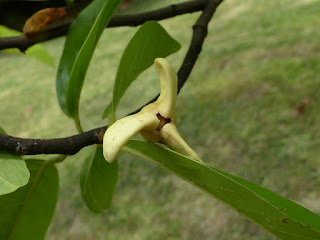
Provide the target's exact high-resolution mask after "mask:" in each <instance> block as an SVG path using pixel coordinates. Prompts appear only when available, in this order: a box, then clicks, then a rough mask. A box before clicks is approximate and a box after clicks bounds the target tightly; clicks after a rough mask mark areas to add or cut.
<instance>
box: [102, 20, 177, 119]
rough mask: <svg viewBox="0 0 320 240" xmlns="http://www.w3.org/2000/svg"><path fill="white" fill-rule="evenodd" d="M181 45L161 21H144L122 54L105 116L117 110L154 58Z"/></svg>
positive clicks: (162, 55) (175, 49) (168, 52)
mask: <svg viewBox="0 0 320 240" xmlns="http://www.w3.org/2000/svg"><path fill="white" fill-rule="evenodd" d="M180 47H181V46H180V44H179V43H178V42H177V41H176V40H174V39H173V38H172V37H171V36H170V35H169V34H168V33H167V32H166V30H165V29H164V28H163V27H162V26H161V25H160V24H159V23H157V22H156V21H149V22H146V23H144V24H143V25H142V26H141V27H140V28H139V30H138V31H137V32H136V33H135V35H134V36H133V38H132V39H131V41H130V42H129V44H128V45H127V47H126V49H125V51H124V53H123V55H122V58H121V61H120V65H119V68H118V72H117V76H116V80H115V85H114V89H113V100H112V102H111V103H110V104H109V105H108V107H107V108H106V110H105V112H104V113H103V118H106V117H107V116H108V115H109V114H110V113H111V112H115V110H116V108H117V106H118V104H119V102H120V99H121V98H122V96H123V95H124V93H125V92H126V90H127V89H128V88H129V86H130V85H131V83H132V82H133V81H134V80H135V79H136V78H137V77H138V76H139V74H140V73H142V72H143V71H144V70H146V69H147V68H148V67H150V66H151V65H152V64H153V62H154V59H156V58H158V57H166V56H168V55H170V54H172V53H174V52H176V51H178V50H179V49H180ZM112 108H113V109H112Z"/></svg>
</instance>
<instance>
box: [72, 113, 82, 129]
mask: <svg viewBox="0 0 320 240" xmlns="http://www.w3.org/2000/svg"><path fill="white" fill-rule="evenodd" d="M74 124H75V125H76V128H77V130H78V132H79V133H83V129H82V127H81V122H80V118H79V115H78V114H76V116H75V117H74Z"/></svg>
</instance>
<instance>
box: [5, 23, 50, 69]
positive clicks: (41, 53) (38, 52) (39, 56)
mask: <svg viewBox="0 0 320 240" xmlns="http://www.w3.org/2000/svg"><path fill="white" fill-rule="evenodd" d="M21 34H22V33H21V32H18V31H16V30H13V29H10V28H7V27H5V26H1V25H0V37H14V36H19V35H21ZM5 51H6V52H10V53H18V54H21V53H20V51H19V50H18V49H6V50H5ZM25 54H26V55H27V56H29V57H31V58H34V59H36V60H38V61H40V62H43V63H46V64H48V65H49V66H55V62H54V59H53V57H52V56H51V55H50V53H49V52H48V51H47V50H46V48H45V47H44V46H43V45H41V44H35V45H33V46H31V47H29V48H28V49H27V50H26V51H25Z"/></svg>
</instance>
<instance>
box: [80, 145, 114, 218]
mask: <svg viewBox="0 0 320 240" xmlns="http://www.w3.org/2000/svg"><path fill="white" fill-rule="evenodd" d="M117 179H118V163H117V161H115V162H114V163H111V164H110V163H108V162H107V161H106V160H105V159H104V157H103V152H102V146H97V148H96V151H95V153H94V155H93V156H90V157H88V158H87V159H86V161H85V163H84V165H83V168H82V171H81V176H80V186H81V195H82V198H83V200H84V201H85V203H86V205H87V206H88V208H89V209H90V210H91V211H93V212H96V213H99V212H102V211H103V210H105V209H107V208H109V207H110V205H111V201H112V196H113V193H114V190H115V187H116V184H117Z"/></svg>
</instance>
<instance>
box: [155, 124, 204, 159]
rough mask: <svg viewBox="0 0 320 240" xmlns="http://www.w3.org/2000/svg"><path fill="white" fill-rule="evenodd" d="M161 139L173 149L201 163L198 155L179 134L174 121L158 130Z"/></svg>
mask: <svg viewBox="0 0 320 240" xmlns="http://www.w3.org/2000/svg"><path fill="white" fill-rule="evenodd" d="M160 136H161V140H162V141H163V142H164V143H165V144H166V145H168V146H169V147H170V148H172V149H173V150H175V151H177V152H178V153H181V154H183V155H185V156H187V157H189V158H192V159H193V160H196V161H198V162H201V163H203V161H202V160H201V159H200V158H199V156H198V155H197V154H196V153H195V152H194V151H193V150H192V148H190V147H189V145H188V144H187V143H186V142H185V141H184V140H183V138H182V137H181V136H180V134H179V132H178V130H177V128H176V126H175V124H174V123H172V122H171V123H168V124H166V125H164V126H163V128H162V129H161V130H160Z"/></svg>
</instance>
